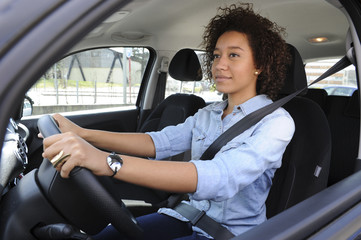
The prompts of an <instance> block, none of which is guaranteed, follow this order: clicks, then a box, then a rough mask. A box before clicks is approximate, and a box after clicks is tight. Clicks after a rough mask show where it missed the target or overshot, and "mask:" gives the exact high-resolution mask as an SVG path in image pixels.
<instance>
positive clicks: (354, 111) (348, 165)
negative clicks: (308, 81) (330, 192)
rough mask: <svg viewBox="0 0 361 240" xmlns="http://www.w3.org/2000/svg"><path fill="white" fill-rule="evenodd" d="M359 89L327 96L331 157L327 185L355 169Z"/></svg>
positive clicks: (357, 142) (358, 126)
mask: <svg viewBox="0 0 361 240" xmlns="http://www.w3.org/2000/svg"><path fill="white" fill-rule="evenodd" d="M358 94H359V91H355V92H354V93H353V95H352V96H351V97H346V96H328V99H327V108H326V112H327V118H328V121H329V124H330V128H331V134H332V158H331V168H330V177H329V182H328V184H329V185H332V184H335V183H336V182H338V181H340V180H342V179H344V178H345V177H348V176H350V175H351V174H352V173H354V171H355V164H356V159H357V155H358V145H359V132H360V102H359V96H358Z"/></svg>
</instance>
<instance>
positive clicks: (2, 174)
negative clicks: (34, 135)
mask: <svg viewBox="0 0 361 240" xmlns="http://www.w3.org/2000/svg"><path fill="white" fill-rule="evenodd" d="M28 132H29V131H28V129H27V128H26V127H25V126H24V125H22V124H17V123H16V122H15V121H14V120H13V119H10V121H9V124H8V127H7V129H6V135H5V140H4V144H3V147H2V150H1V157H0V193H1V194H3V193H4V192H6V190H8V189H9V188H10V187H11V186H12V185H14V184H15V185H16V184H17V182H18V180H19V179H20V178H21V177H22V172H23V171H24V170H25V168H26V166H27V164H28V157H27V153H28V147H27V145H26V138H27V137H28Z"/></svg>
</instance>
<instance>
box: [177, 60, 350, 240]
mask: <svg viewBox="0 0 361 240" xmlns="http://www.w3.org/2000/svg"><path fill="white" fill-rule="evenodd" d="M350 64H351V62H350V60H349V58H348V57H347V56H345V57H343V58H342V59H340V60H339V61H338V62H337V63H335V64H334V65H333V66H332V67H331V68H329V69H328V70H327V71H326V72H324V73H323V74H322V75H321V76H319V77H318V78H317V79H316V80H315V81H313V82H312V83H311V84H309V85H308V86H306V87H304V88H302V89H300V90H298V91H296V92H294V93H292V94H290V95H288V96H286V97H283V98H281V99H279V100H277V101H275V102H273V103H271V104H269V105H267V106H264V107H262V108H260V109H258V110H256V111H254V112H252V113H250V114H248V115H246V116H245V117H244V118H242V119H241V120H239V121H238V122H237V123H235V124H234V125H233V126H232V127H230V128H229V129H228V130H226V131H225V132H223V133H222V134H221V135H220V136H219V137H218V138H217V139H216V140H215V141H214V142H213V143H212V144H211V145H210V146H209V147H208V148H207V150H206V151H204V153H203V154H202V156H201V158H200V160H211V159H213V158H214V156H215V155H216V153H217V152H218V151H219V150H220V149H221V148H222V147H223V146H224V145H226V144H227V143H228V142H229V141H231V140H232V139H233V138H235V137H237V136H239V135H240V134H241V133H243V132H244V131H245V130H247V129H249V128H250V127H252V126H253V125H255V124H256V123H257V122H259V121H260V120H261V119H262V118H264V117H265V116H266V115H268V114H270V113H272V112H273V111H275V110H276V109H278V108H279V107H282V106H283V105H284V104H286V103H287V102H289V101H290V100H291V99H292V98H294V97H296V96H297V95H298V94H300V93H301V92H302V91H304V90H305V89H307V88H308V87H309V86H311V85H313V84H315V83H318V82H319V81H321V80H323V79H325V78H326V77H328V76H330V75H332V74H334V73H336V72H338V71H340V70H342V69H344V68H345V67H347V66H349V65H350ZM321 166H322V164H321V163H318V164H317V167H316V169H315V173H314V175H315V176H316V177H318V176H319V174H320V172H321V170H322V167H321ZM174 210H175V211H177V212H178V213H179V214H181V215H182V216H184V217H185V218H187V219H188V220H189V221H190V222H191V223H192V224H193V225H194V226H196V227H199V228H200V229H202V230H203V231H204V232H206V233H208V234H209V235H210V236H212V237H213V238H214V239H229V238H231V237H233V236H234V235H233V234H232V233H231V232H230V231H229V230H228V229H227V228H225V227H223V226H222V225H221V224H220V223H218V222H216V221H215V220H213V219H212V218H210V217H208V216H207V215H206V214H205V212H204V211H200V210H198V209H197V208H195V207H193V206H191V205H189V204H185V203H180V204H179V205H177V206H176V207H175V208H174ZM204 218H206V220H203V219H204ZM208 218H210V219H212V220H213V222H212V221H210V220H209V219H208ZM216 225H217V226H218V227H216Z"/></svg>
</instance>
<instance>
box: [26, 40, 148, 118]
mask: <svg viewBox="0 0 361 240" xmlns="http://www.w3.org/2000/svg"><path fill="white" fill-rule="evenodd" d="M148 60H149V50H148V49H146V48H139V47H137V48H102V49H93V50H87V51H84V52H79V53H76V54H72V55H69V56H67V57H66V58H64V59H62V60H61V61H59V62H57V63H56V64H55V65H54V66H53V67H51V68H50V69H48V71H47V72H46V73H45V74H44V75H43V76H42V77H41V78H40V79H39V80H38V81H37V82H36V84H34V86H33V87H32V88H31V89H30V90H29V91H28V93H27V96H28V97H30V98H31V100H32V102H33V112H32V114H33V115H38V114H49V113H56V112H72V111H81V110H92V109H101V108H114V107H123V108H124V107H127V108H132V107H133V108H134V107H135V103H136V100H137V97H138V92H139V87H140V84H141V81H142V77H143V74H144V71H145V69H146V65H147V63H148Z"/></svg>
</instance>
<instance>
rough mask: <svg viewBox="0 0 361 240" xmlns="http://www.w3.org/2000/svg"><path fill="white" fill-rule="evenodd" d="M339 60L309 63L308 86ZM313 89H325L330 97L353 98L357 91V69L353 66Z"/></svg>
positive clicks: (307, 70) (307, 67)
mask: <svg viewBox="0 0 361 240" xmlns="http://www.w3.org/2000/svg"><path fill="white" fill-rule="evenodd" d="M338 60H339V59H328V60H322V61H315V62H310V63H307V64H306V68H305V69H306V75H307V82H308V84H310V83H311V82H312V81H314V80H316V79H317V78H318V77H319V76H321V74H322V73H324V72H326V71H327V70H328V69H329V68H330V67H332V66H333V65H334V64H335V63H336V62H337V61H338ZM311 88H322V89H325V90H326V92H327V94H328V95H338V96H351V95H352V94H353V92H354V91H355V90H356V89H357V82H356V71H355V67H354V66H353V65H351V66H349V67H347V68H345V69H343V70H341V71H339V72H337V73H335V74H333V75H331V76H329V77H328V78H326V79H324V80H322V81H321V82H319V83H316V84H314V85H312V86H311Z"/></svg>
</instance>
